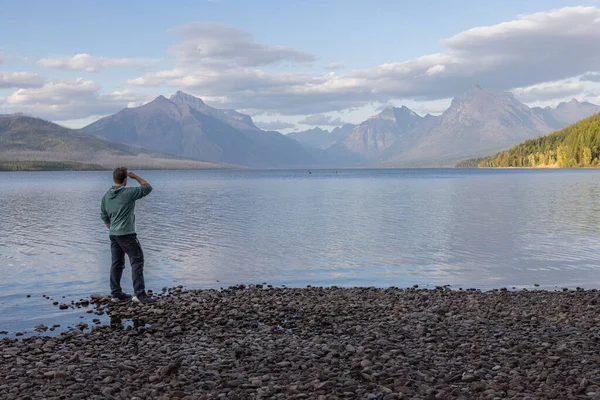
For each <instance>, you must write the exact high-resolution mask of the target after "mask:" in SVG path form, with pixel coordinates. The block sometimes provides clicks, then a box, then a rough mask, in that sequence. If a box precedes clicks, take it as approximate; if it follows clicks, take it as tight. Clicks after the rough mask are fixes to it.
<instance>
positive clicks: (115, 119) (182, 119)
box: [83, 91, 315, 168]
mask: <svg viewBox="0 0 600 400" xmlns="http://www.w3.org/2000/svg"><path fill="white" fill-rule="evenodd" d="M83 130H84V131H85V132H87V133H90V134H94V135H98V136H102V137H104V138H106V139H108V140H110V141H113V142H117V143H126V144H130V145H143V146H144V147H147V148H149V149H153V150H160V151H164V152H168V153H171V154H175V155H179V156H185V157H190V158H194V159H198V160H206V161H212V162H218V163H231V164H238V165H244V166H249V167H255V168H262V167H264V168H273V167H293V166H306V165H311V164H314V163H315V160H314V158H313V157H312V156H311V155H310V154H309V153H308V152H307V151H306V150H305V149H304V148H303V147H302V146H301V145H300V144H299V143H298V142H296V141H295V140H293V139H291V138H288V137H286V136H284V135H282V134H281V133H279V132H274V131H263V130H261V129H259V128H258V127H256V125H255V124H254V122H253V121H252V118H251V117H250V116H248V115H244V114H241V113H239V112H237V111H235V110H221V109H217V108H213V107H210V106H207V105H206V104H205V103H204V102H203V101H202V100H201V99H199V98H197V97H194V96H191V95H189V94H186V93H183V92H181V91H178V92H177V93H175V94H174V95H173V96H171V97H170V98H169V99H167V98H165V97H164V96H158V97H157V98H156V99H154V100H153V101H151V102H150V103H147V104H144V105H142V106H140V107H136V108H126V109H123V110H122V111H120V112H118V113H117V114H114V115H111V116H108V117H104V118H102V119H100V120H98V121H96V122H94V123H92V124H90V125H88V126H86V127H84V128H83Z"/></svg>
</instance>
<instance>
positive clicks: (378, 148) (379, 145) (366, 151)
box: [331, 106, 424, 161]
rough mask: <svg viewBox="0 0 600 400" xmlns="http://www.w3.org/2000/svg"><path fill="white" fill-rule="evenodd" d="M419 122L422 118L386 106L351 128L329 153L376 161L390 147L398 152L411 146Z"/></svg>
mask: <svg viewBox="0 0 600 400" xmlns="http://www.w3.org/2000/svg"><path fill="white" fill-rule="evenodd" d="M423 122H424V118H423V117H421V116H419V115H418V114H417V113H415V112H414V111H412V110H410V109H409V108H407V107H405V106H403V107H401V108H395V107H389V108H386V109H385V110H383V111H382V112H381V113H379V114H377V115H375V116H373V117H371V118H369V119H367V120H366V121H364V122H362V123H360V124H359V125H357V126H356V127H354V128H353V129H352V131H350V132H349V133H348V135H346V137H344V138H343V139H341V140H340V141H339V142H337V143H336V144H334V145H333V146H332V147H331V151H336V152H338V153H340V152H343V151H346V152H350V153H352V154H355V155H356V156H358V157H360V158H361V159H362V160H365V161H370V160H376V159H378V158H379V157H380V156H381V155H382V154H384V153H385V152H386V151H389V150H390V149H391V148H394V149H396V150H397V151H402V150H403V149H405V148H409V147H410V146H412V145H413V144H414V143H415V142H416V141H417V140H418V132H419V127H420V126H421V124H422V123H423Z"/></svg>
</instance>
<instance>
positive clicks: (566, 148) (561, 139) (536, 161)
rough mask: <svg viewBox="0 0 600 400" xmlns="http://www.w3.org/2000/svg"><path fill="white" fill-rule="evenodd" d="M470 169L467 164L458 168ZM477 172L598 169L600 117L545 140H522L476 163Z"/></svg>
mask: <svg viewBox="0 0 600 400" xmlns="http://www.w3.org/2000/svg"><path fill="white" fill-rule="evenodd" d="M470 165H473V163H472V162H470V160H466V161H464V162H462V163H461V164H460V165H459V166H470ZM477 166H478V167H480V168H486V167H487V168H490V167H491V168H494V167H555V168H576V167H599V166H600V113H597V114H594V115H592V116H591V117H589V118H586V119H583V120H581V121H579V122H576V123H574V124H572V125H569V126H567V127H566V128H563V129H561V130H559V131H556V132H553V133H550V134H548V135H546V136H541V137H539V138H535V139H530V140H526V141H524V142H523V143H521V144H519V145H516V146H513V147H512V148H511V149H510V150H505V151H501V152H499V153H496V154H494V155H493V156H490V157H486V158H483V159H481V160H479V162H478V163H477Z"/></svg>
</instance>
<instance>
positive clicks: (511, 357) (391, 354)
mask: <svg viewBox="0 0 600 400" xmlns="http://www.w3.org/2000/svg"><path fill="white" fill-rule="evenodd" d="M88 301H90V302H91V304H93V305H94V307H95V309H96V310H100V311H101V312H106V313H107V314H108V315H109V316H110V318H111V324H110V326H108V325H107V326H101V325H98V326H94V327H93V328H92V329H91V330H90V331H85V332H84V331H77V330H71V331H68V332H63V333H61V334H60V335H58V336H54V337H48V336H34V337H27V338H21V339H15V338H5V339H3V340H0V398H2V399H42V398H43V399H177V398H178V399H219V398H223V399H319V400H323V399H385V400H390V399H512V398H514V399H583V398H600V324H599V322H600V315H599V314H598V307H599V305H600V292H598V291H596V290H565V291H545V290H506V289H504V288H503V289H499V290H490V291H480V290H449V289H448V288H447V287H438V288H436V289H420V288H417V287H415V288H409V289H399V288H387V289H381V288H337V287H328V288H321V287H307V288H299V289H297V288H273V287H268V286H266V285H265V286H263V285H250V286H244V285H239V286H235V287H230V288H228V289H224V290H199V291H185V290H181V289H180V288H172V289H169V290H168V291H166V292H165V293H164V294H161V296H160V297H159V301H158V302H156V303H155V304H152V305H136V304H133V303H131V302H126V303H117V304H114V303H111V302H110V301H109V299H108V298H107V297H102V296H94V297H92V298H90V299H89V300H88ZM128 321H130V323H126V322H128Z"/></svg>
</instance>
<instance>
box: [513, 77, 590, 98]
mask: <svg viewBox="0 0 600 400" xmlns="http://www.w3.org/2000/svg"><path fill="white" fill-rule="evenodd" d="M583 90H584V86H583V84H582V83H581V82H571V81H569V82H562V81H559V82H544V83H540V84H537V85H532V86H527V87H523V88H516V89H513V90H512V92H513V93H514V94H515V96H516V97H517V99H519V100H520V101H522V102H525V103H527V102H532V101H544V100H552V99H557V98H563V97H567V96H575V95H577V94H580V93H582V92H583Z"/></svg>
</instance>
